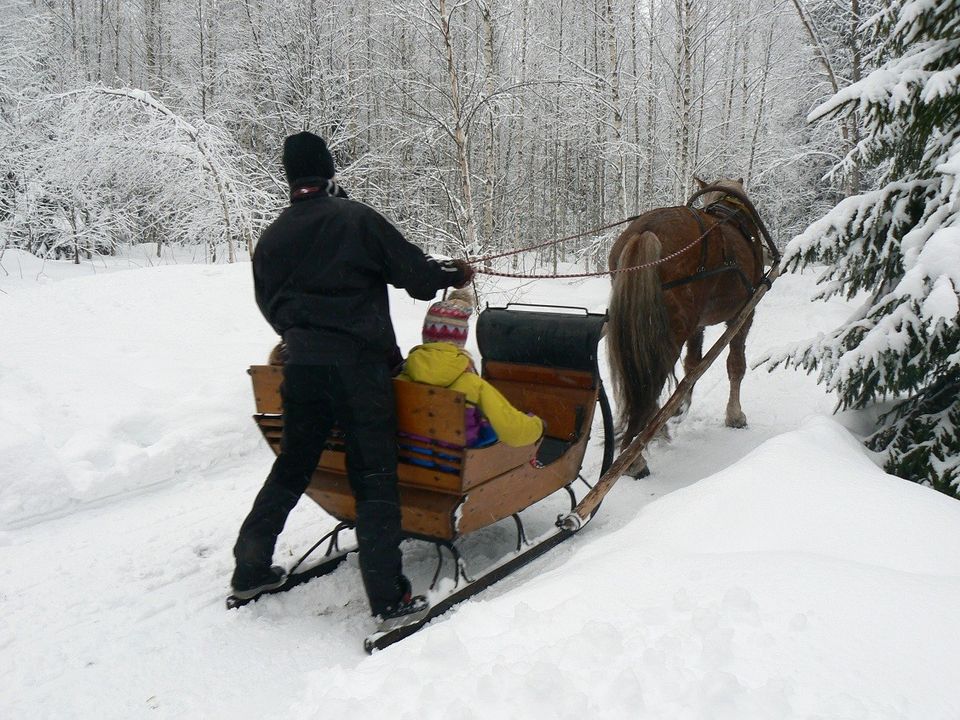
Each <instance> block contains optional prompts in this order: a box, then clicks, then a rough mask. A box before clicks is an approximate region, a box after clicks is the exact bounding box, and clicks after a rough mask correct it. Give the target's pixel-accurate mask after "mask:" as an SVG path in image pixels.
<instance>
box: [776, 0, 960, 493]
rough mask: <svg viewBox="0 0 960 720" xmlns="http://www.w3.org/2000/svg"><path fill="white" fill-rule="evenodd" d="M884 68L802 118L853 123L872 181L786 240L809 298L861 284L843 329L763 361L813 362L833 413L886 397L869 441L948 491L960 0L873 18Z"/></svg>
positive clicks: (952, 478) (953, 404) (902, 5)
mask: <svg viewBox="0 0 960 720" xmlns="http://www.w3.org/2000/svg"><path fill="white" fill-rule="evenodd" d="M871 24H872V26H873V27H874V30H875V32H876V34H877V38H878V40H879V41H880V42H879V51H878V55H877V57H878V58H880V59H881V60H882V64H881V65H880V67H878V68H877V69H876V70H874V71H873V72H872V73H870V74H869V75H868V76H867V77H865V78H863V79H862V80H861V81H859V82H857V83H854V84H852V85H850V86H848V87H846V88H843V89H842V90H840V91H839V92H837V93H836V94H835V95H834V97H833V98H831V99H830V100H828V101H827V102H825V103H823V104H821V105H820V106H818V107H817V108H816V109H814V110H813V111H812V112H811V113H810V119H811V120H817V119H821V118H825V117H828V116H833V115H837V114H841V113H844V112H846V113H851V114H852V113H856V114H857V115H858V116H859V117H860V118H862V119H863V122H864V128H863V134H862V140H861V142H860V143H859V144H858V145H857V147H855V148H853V150H851V152H850V155H848V158H847V161H850V159H851V157H852V156H854V155H857V156H859V159H861V160H862V161H864V162H867V163H869V164H871V165H872V166H873V167H875V168H876V169H877V170H878V172H879V175H878V181H877V187H876V189H874V190H871V191H868V192H864V193H861V194H858V195H855V196H853V197H849V198H847V199H845V200H843V201H841V202H840V203H839V204H838V205H837V206H836V207H835V208H834V209H833V210H832V211H830V212H829V213H828V214H827V215H826V216H824V217H823V218H821V219H820V220H818V221H816V222H814V223H813V224H811V225H810V226H809V227H808V228H807V229H806V230H805V231H804V232H803V233H801V234H800V235H798V236H797V237H795V238H794V239H793V241H791V243H790V244H789V245H788V247H787V250H786V253H785V258H784V262H785V266H786V267H787V268H789V269H793V270H796V269H800V268H803V267H805V266H807V265H811V264H821V263H822V264H825V265H826V266H827V269H826V271H825V272H824V273H823V275H822V276H821V277H820V280H819V282H820V285H821V287H822V290H821V292H820V294H819V295H818V298H819V299H826V298H829V297H831V296H834V295H838V294H842V295H844V296H845V297H847V298H853V297H854V296H856V295H858V294H860V293H864V292H865V293H868V298H867V300H866V302H865V303H864V305H863V307H862V308H861V310H860V311H859V312H858V313H857V315H856V316H855V317H853V318H850V319H849V320H848V321H847V323H846V324H845V325H843V326H842V327H839V328H837V329H835V330H834V331H833V332H831V333H828V334H826V335H823V336H821V337H818V338H816V339H815V340H813V341H809V342H807V343H803V344H800V345H797V346H795V347H793V348H790V349H787V350H785V351H783V352H781V353H780V354H778V355H776V356H770V357H768V358H766V362H767V364H768V367H769V368H771V369H772V368H774V367H776V366H778V365H785V366H792V367H797V368H801V369H803V370H805V371H807V372H812V371H814V370H818V371H819V380H820V382H821V383H824V384H826V385H827V387H829V388H830V389H831V390H835V391H836V392H837V393H838V394H839V402H838V407H839V408H863V407H866V406H867V405H870V404H872V403H875V402H878V401H881V400H885V399H894V400H897V401H898V403H897V405H896V406H895V407H894V408H893V410H891V411H890V412H888V413H886V414H885V415H882V416H881V418H880V421H879V422H880V426H879V428H878V429H877V431H876V432H875V433H874V434H873V435H871V437H870V438H868V444H870V445H871V447H874V448H876V449H882V450H885V451H886V452H887V469H888V470H890V471H891V472H895V473H897V474H900V475H902V476H904V477H908V478H910V479H912V480H916V481H918V482H924V483H928V484H930V485H932V486H934V487H936V488H937V489H940V490H943V491H946V492H951V493H957V483H958V481H960V473H958V462H957V460H956V458H957V457H958V456H960V436H958V431H957V428H958V425H957V421H958V419H960V406H958V405H957V401H956V399H955V398H956V397H957V396H958V395H960V350H958V348H960V129H958V128H957V126H956V118H957V117H960V87H958V79H960V35H958V30H960V2H958V0H940V1H939V2H920V1H919V0H899V1H898V2H893V3H891V4H890V5H889V6H888V7H887V8H886V9H885V10H884V11H882V12H881V13H880V14H879V15H878V16H876V17H875V18H873V19H872V20H871Z"/></svg>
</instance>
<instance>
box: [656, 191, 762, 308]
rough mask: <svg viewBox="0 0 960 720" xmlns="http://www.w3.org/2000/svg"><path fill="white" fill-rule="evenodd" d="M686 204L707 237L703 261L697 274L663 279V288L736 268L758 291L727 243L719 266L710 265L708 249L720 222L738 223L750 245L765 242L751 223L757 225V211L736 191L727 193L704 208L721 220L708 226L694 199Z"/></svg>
mask: <svg viewBox="0 0 960 720" xmlns="http://www.w3.org/2000/svg"><path fill="white" fill-rule="evenodd" d="M694 197H696V196H694ZM693 199H694V198H691V199H690V200H691V202H692V200H693ZM686 207H687V209H688V210H689V211H690V214H691V215H692V216H693V219H694V220H696V221H697V225H698V226H699V227H700V235H701V237H702V238H703V239H702V240H701V241H700V264H699V265H698V266H697V271H696V272H695V273H694V274H693V275H688V276H687V277H685V278H678V279H677V280H671V281H670V282H666V283H663V289H664V290H670V289H671V288H675V287H679V286H680V285H686V284H687V283H692V282H696V281H697V280H703V279H705V278H708V277H712V276H714V275H720V274H721V273H725V272H735V273H736V274H737V277H739V278H740V280H741V282H743V286H744V287H745V288H746V290H747V293H748V294H750V295H753V293H754V292H756V288H755V287H754V286H753V283H751V282H750V278H748V277H747V275H746V273H745V272H744V271H743V268H741V267H740V265H739V264H738V263H737V260H736V258H735V257H733V256H732V255H728V253H727V247H726V244H722V245H721V252H722V253H723V262H722V263H721V264H720V265H718V266H717V267H714V268H709V269H708V268H707V249H708V245H709V242H710V236H711V235H712V234H713V230H714V229H716V228H717V227H719V226H720V225H723V224H727V223H729V224H732V225H734V227H736V229H737V230H738V231H739V232H740V234H741V235H742V236H743V238H744V239H745V240H746V241H747V242H748V243H750V245H755V244H757V243H760V242H762V240H761V238H760V235H759V233H758V232H756V231H755V230H752V228H751V226H753V227H756V225H755V223H754V221H753V218H752V217H751V216H752V214H753V213H751V211H750V209H749V208H747V207H746V206H745V205H744V204H743V203H742V202H740V201H739V200H738V199H737V198H736V197H734V196H732V195H725V196H724V197H723V198H721V199H720V200H717V201H716V202H713V203H711V204H710V205H708V206H707V207H706V208H704V212H705V213H706V214H708V215H710V216H711V217H714V218H716V219H717V222H715V223H714V224H713V225H711V226H710V227H709V228H708V227H706V225H705V223H704V222H703V218H702V217H700V213H699V212H697V210H696V209H695V208H694V207H693V206H692V205H691V204H690V202H688V203H687V206H686Z"/></svg>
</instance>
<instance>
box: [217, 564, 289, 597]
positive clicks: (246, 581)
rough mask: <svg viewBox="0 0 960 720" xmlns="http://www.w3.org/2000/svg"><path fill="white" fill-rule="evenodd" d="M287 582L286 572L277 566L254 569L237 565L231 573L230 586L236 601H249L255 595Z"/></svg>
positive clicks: (253, 567)
mask: <svg viewBox="0 0 960 720" xmlns="http://www.w3.org/2000/svg"><path fill="white" fill-rule="evenodd" d="M286 580H287V571H286V570H284V569H283V568H282V567H280V566H279V565H274V566H273V567H269V568H264V567H255V566H249V565H237V569H236V570H234V571H233V578H232V579H231V580H230V585H231V586H232V587H233V596H234V597H235V598H237V599H238V600H249V599H250V598H255V597H257V595H260V594H262V593H265V592H267V591H268V590H274V589H275V588H278V587H280V586H281V585H283V583H284V582H286Z"/></svg>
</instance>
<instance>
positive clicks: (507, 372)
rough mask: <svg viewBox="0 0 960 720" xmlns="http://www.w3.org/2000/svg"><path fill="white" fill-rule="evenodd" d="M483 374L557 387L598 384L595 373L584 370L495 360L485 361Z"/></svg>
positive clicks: (586, 386)
mask: <svg viewBox="0 0 960 720" xmlns="http://www.w3.org/2000/svg"><path fill="white" fill-rule="evenodd" d="M483 376H484V377H485V378H486V379H487V380H493V379H500V380H513V381H515V382H522V383H536V384H538V385H554V386H556V387H569V388H592V387H594V385H596V380H595V378H594V375H593V373H591V372H586V371H583V370H563V369H557V368H548V367H541V366H539V365H522V364H518V363H507V362H497V361H495V360H493V361H490V362H484V364H483Z"/></svg>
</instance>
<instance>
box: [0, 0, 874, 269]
mask: <svg viewBox="0 0 960 720" xmlns="http://www.w3.org/2000/svg"><path fill="white" fill-rule="evenodd" d="M876 5H878V3H874V2H870V1H869V0H868V1H865V2H861V0H843V1H839V0H810V1H808V2H801V0H781V1H779V2H766V1H761V0H745V1H744V0H696V1H695V0H667V1H659V0H651V1H650V2H628V1H626V0H552V1H551V2H534V1H533V0H502V1H495V0H415V1H414V0H405V1H399V2H390V1H387V2H384V1H383V0H349V1H348V0H333V1H331V2H319V1H318V0H294V1H293V2H289V1H287V0H285V1H284V2H276V1H275V0H194V1H193V2H186V1H181V0H141V1H140V2H130V1H128V0H14V1H13V2H9V3H6V4H5V5H4V6H3V9H0V15H2V17H0V24H2V26H3V27H4V31H3V41H2V45H0V158H2V167H0V173H2V175H0V183H2V185H0V255H2V253H3V251H4V249H5V248H9V247H18V248H22V249H25V250H29V251H30V252H32V253H34V254H36V255H40V256H47V257H57V258H75V259H77V260H78V261H80V260H81V259H84V258H88V257H90V256H91V254H95V253H99V254H105V253H106V254H109V253H114V252H116V251H117V250H118V249H120V248H122V247H124V246H128V245H134V244H140V243H156V252H157V254H160V253H161V252H162V249H163V246H164V245H167V244H181V245H182V244H187V245H197V246H200V247H202V248H203V249H204V252H205V253H206V256H207V258H208V259H209V260H222V259H228V260H232V259H234V258H235V257H236V255H237V252H238V251H240V252H243V253H245V251H247V250H248V249H249V248H250V247H251V246H252V243H253V242H255V239H256V237H257V234H258V231H259V229H260V227H261V226H262V225H263V224H264V223H265V222H268V221H269V220H270V219H271V218H272V217H273V216H274V215H275V213H276V211H277V210H278V209H279V208H280V207H282V206H283V205H284V204H285V202H286V184H285V182H284V179H283V176H282V170H281V167H280V163H279V155H280V153H279V148H280V144H281V142H282V138H283V137H284V136H285V135H287V134H289V133H292V132H297V131H299V130H303V129H309V130H311V131H313V132H315V133H318V134H320V135H322V136H324V137H325V138H327V140H328V142H329V144H330V146H331V148H332V149H333V152H334V156H335V159H336V162H337V166H338V168H339V173H340V175H339V179H340V181H341V183H342V184H343V185H344V186H345V187H346V188H347V189H348V191H349V192H350V193H351V194H352V196H353V197H355V198H358V199H361V200H363V201H365V202H367V203H369V204H371V205H373V206H374V207H376V208H378V209H379V210H381V211H382V212H383V213H384V214H385V215H386V216H387V217H389V218H390V219H391V220H393V221H394V222H396V223H397V224H398V226H400V227H401V229H402V230H403V232H404V233H405V234H406V235H407V237H409V238H410V239H412V240H414V241H415V242H418V243H419V244H420V245H421V246H423V247H424V248H425V249H426V250H428V251H431V252H440V253H445V254H449V255H457V256H463V255H464V254H478V253H482V252H494V251H495V252H500V251H504V250H509V249H512V248H516V247H520V246H523V245H529V244H531V243H534V242H537V241H540V240H544V239H549V238H554V237H558V236H565V235H572V234H580V233H584V232H587V231H590V230H591V229H593V228H596V227H599V226H602V225H605V224H607V223H610V222H615V221H617V220H621V219H623V218H624V217H626V216H628V215H631V214H634V213H637V212H641V211H643V210H646V209H649V208H653V207H658V206H664V205H671V204H678V203H682V202H683V201H684V200H685V198H686V197H687V196H688V195H689V194H690V193H691V192H692V190H693V189H694V187H695V186H694V179H693V178H694V175H699V176H701V177H704V178H706V179H713V178H716V177H719V176H728V177H743V178H744V179H745V181H746V185H747V188H748V190H749V192H750V194H751V196H752V197H753V199H754V201H755V203H756V204H757V205H758V207H759V208H761V211H762V212H763V214H764V216H765V219H766V221H767V223H768V225H769V226H770V228H771V230H772V231H773V232H774V234H775V236H776V237H777V238H778V240H779V241H780V242H782V243H785V242H786V240H788V239H789V238H790V237H791V236H792V235H794V234H796V233H797V232H799V231H800V230H802V229H803V228H804V227H806V225H807V224H808V223H810V222H811V221H812V220H813V219H815V218H817V217H819V216H820V215H822V214H824V212H825V211H826V210H827V209H829V208H830V207H832V206H833V205H835V204H836V202H837V201H838V200H839V199H841V198H842V197H844V196H846V195H850V194H852V193H854V192H856V191H857V190H859V189H860V186H861V184H862V182H863V180H862V178H861V177H860V172H859V168H857V167H856V166H854V167H852V168H849V170H850V171H849V172H847V173H845V174H844V176H843V177H839V176H838V177H833V176H830V177H826V176H827V175H828V173H829V172H830V170H831V168H832V167H834V166H835V165H836V164H837V163H838V162H839V161H840V160H841V158H843V157H844V156H845V155H846V154H847V153H848V152H849V150H850V149H851V147H853V145H854V144H855V143H856V142H857V141H858V123H857V118H856V114H855V113H854V114H853V115H846V116H844V117H841V118H834V119H828V120H824V121H820V122H817V123H815V124H812V125H811V124H808V122H807V121H806V117H807V114H808V112H809V111H810V110H811V108H813V107H814V106H816V105H818V104H819V103H820V102H822V101H823V100H825V99H826V98H828V97H830V96H831V95H833V94H834V93H835V92H836V91H837V90H838V89H841V88H843V87H844V86H846V85H848V84H850V83H852V82H856V81H857V80H858V79H859V78H860V77H861V75H862V74H863V73H864V70H865V68H864V63H865V60H864V58H865V57H866V56H867V55H868V54H869V48H868V47H864V44H865V43H869V42H870V36H869V34H867V33H862V32H858V27H859V25H860V22H861V19H862V18H863V17H867V16H869V14H871V13H873V12H875V10H876V9H877V8H876V7H875V6H876ZM615 233H616V230H612V231H608V232H606V233H596V234H593V233H590V234H588V235H587V236H585V237H583V238H580V239H577V240H572V241H570V242H567V243H563V244H560V245H556V246H553V247H551V248H548V249H546V250H544V251H542V252H541V254H539V255H537V256H535V257H531V256H526V257H524V258H523V260H522V262H524V263H526V264H529V263H532V264H533V265H535V266H539V267H550V266H552V267H553V268H556V267H557V264H558V263H559V262H563V261H568V262H578V263H580V264H581V265H582V266H583V267H584V268H585V269H587V270H590V269H597V268H598V266H599V267H600V269H602V265H603V264H604V262H605V256H606V250H607V248H608V244H609V243H610V242H611V241H612V239H613V237H614V236H615ZM517 262H521V260H519V259H516V260H514V263H517ZM528 269H529V268H528Z"/></svg>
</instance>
